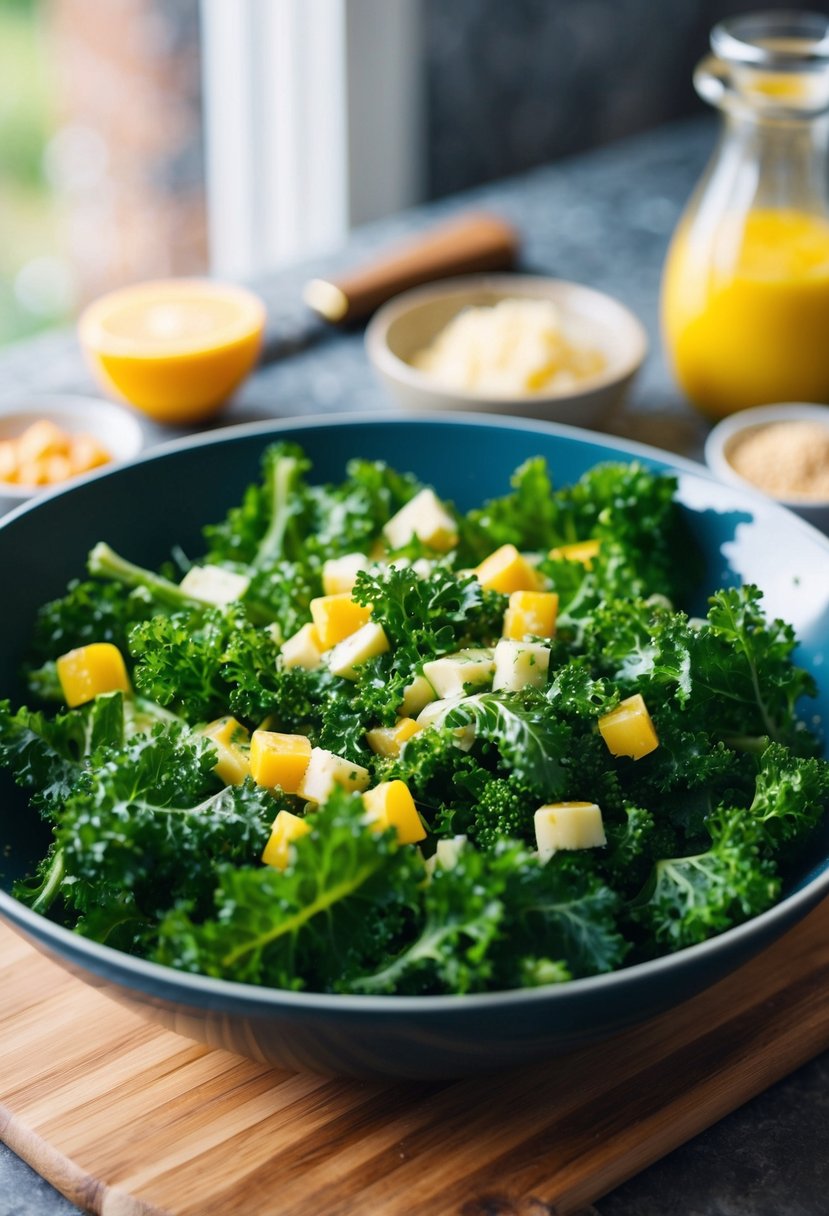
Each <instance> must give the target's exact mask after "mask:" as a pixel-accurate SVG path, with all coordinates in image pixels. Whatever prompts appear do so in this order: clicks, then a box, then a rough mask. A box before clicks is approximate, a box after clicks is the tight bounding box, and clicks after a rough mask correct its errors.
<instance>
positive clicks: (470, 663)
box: [423, 646, 495, 697]
mask: <svg viewBox="0 0 829 1216" xmlns="http://www.w3.org/2000/svg"><path fill="white" fill-rule="evenodd" d="M494 670H495V660H494V658H493V656H492V651H491V650H490V649H489V648H488V647H484V646H481V647H472V648H470V649H469V650H459V651H457V653H456V654H446V655H444V656H443V658H442V659H432V661H431V662H429V663H424V664H423V674H424V675H425V677H426V679H427V680H428V681H429V683H430V684H431V685H432V688H434V690H435V692H436V693H437V694H438V696H439V697H462V696H463V694H464V693H465V692H469V689H470V687H471V688H473V689H481V688H486V687H487V686H488V685H489V684H490V682H491V680H492V673H493V672H494Z"/></svg>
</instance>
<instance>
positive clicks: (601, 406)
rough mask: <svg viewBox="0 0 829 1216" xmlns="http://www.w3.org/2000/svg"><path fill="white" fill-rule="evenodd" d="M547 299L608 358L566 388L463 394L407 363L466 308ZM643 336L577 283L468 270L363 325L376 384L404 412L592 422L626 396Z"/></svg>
mask: <svg viewBox="0 0 829 1216" xmlns="http://www.w3.org/2000/svg"><path fill="white" fill-rule="evenodd" d="M506 299H532V300H538V299H542V300H551V301H552V302H553V303H554V304H555V305H557V306H558V307H559V309H560V311H561V313H562V315H563V316H567V317H571V318H572V319H573V320H574V321H575V322H576V323H578V325H579V326H580V328H581V329H582V330H583V331H584V333H585V335H586V337H587V339H588V340H589V343H590V345H591V346H595V347H596V348H597V349H598V350H599V351H600V352H601V353H602V354H603V355H604V357H605V360H606V365H605V367H604V368H603V370H602V371H600V372H597V373H595V374H593V375H591V376H590V377H589V378H586V379H584V380H582V381H579V382H578V385H577V386H575V387H570V388H561V389H559V390H557V391H554V390H546V391H541V392H534V393H524V394H521V395H505V394H504V393H500V394H499V393H495V392H493V393H484V392H471V391H470V392H462V391H460V390H453V389H451V388H447V387H446V386H445V385H442V384H441V383H440V382H439V381H438V380H436V379H435V378H434V377H433V376H432V375H430V374H428V373H426V372H422V371H419V370H418V369H417V368H416V367H413V366H412V363H411V360H412V359H413V358H414V357H415V355H416V354H417V353H418V352H419V351H421V350H422V349H423V348H424V347H426V346H428V345H429V343H430V342H432V341H433V339H434V338H435V337H436V336H437V335H438V334H439V333H440V331H441V330H442V329H443V328H444V327H445V326H446V325H447V324H448V323H449V322H450V321H451V320H452V318H453V317H456V316H457V315H458V313H460V312H462V311H463V310H464V309H466V308H472V307H481V306H492V305H493V304H496V303H497V302H498V301H499V300H506ZM647 347H648V342H647V336H646V334H645V330H644V328H643V327H642V325H641V324H640V323H639V321H638V320H637V319H636V317H635V316H634V315H633V313H632V312H630V311H629V310H628V309H627V308H625V307H624V305H622V304H620V303H619V302H618V300H614V299H613V298H612V297H611V296H608V295H604V294H603V293H602V292H599V291H594V290H593V289H592V288H590V287H583V286H582V285H581V284H579V283H568V282H565V281H564V280H563V279H548V278H541V277H539V276H536V275H529V274H523V275H506V274H505V275H470V276H469V277H467V278H462V279H449V280H446V281H445V282H441V283H432V284H429V285H428V286H426V287H418V288H415V289H414V290H412V291H407V292H404V293H403V294H402V295H399V296H396V297H395V298H394V299H393V300H390V301H389V303H388V304H385V305H384V306H383V307H382V308H381V309H380V310H379V312H377V314H376V315H375V316H374V318H373V320H372V321H371V323H370V324H369V326H368V329H367V330H366V350H367V351H368V356H369V359H370V360H371V362H372V364H373V366H374V369H375V372H376V374H377V376H378V377H379V379H380V381H381V383H382V384H383V385H384V386H385V387H386V388H387V389H388V390H389V392H390V393H391V394H392V396H393V397H395V398H396V400H397V401H398V402H399V404H400V405H402V406H403V408H404V409H413V410H418V411H423V412H430V413H433V412H436V411H447V410H472V411H475V412H477V413H495V414H519V415H522V416H524V417H528V418H543V419H547V420H548V421H551V422H565V423H570V424H572V425H574V426H592V425H594V424H595V423H596V422H598V421H599V420H600V419H601V418H602V417H603V416H604V415H605V414H606V413H608V412H609V411H610V410H611V409H612V408H613V407H614V406H616V405H618V404H619V403H620V402H621V401H622V400H623V399H624V396H625V394H626V393H627V391H628V389H629V388H630V386H631V384H632V383H633V380H634V377H635V376H636V373H637V371H638V370H639V368H640V367H641V365H642V362H643V361H644V358H645V355H646V353H647Z"/></svg>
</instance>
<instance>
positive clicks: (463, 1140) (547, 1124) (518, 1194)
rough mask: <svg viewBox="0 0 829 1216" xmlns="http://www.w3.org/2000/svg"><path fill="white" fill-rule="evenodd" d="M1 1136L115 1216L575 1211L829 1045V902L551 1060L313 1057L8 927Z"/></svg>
mask: <svg viewBox="0 0 829 1216" xmlns="http://www.w3.org/2000/svg"><path fill="white" fill-rule="evenodd" d="M0 993H2V997H0V1139H4V1140H5V1141H6V1143H7V1144H8V1145H9V1146H10V1147H11V1148H12V1149H14V1151H15V1152H17V1153H18V1154H19V1155H20V1156H21V1157H23V1158H24V1159H25V1160H26V1161H28V1162H29V1163H30V1164H31V1165H32V1166H34V1168H35V1169H36V1170H38V1171H39V1172H40V1173H41V1174H42V1175H43V1176H44V1177H46V1178H47V1179H48V1180H49V1181H50V1182H51V1183H52V1184H53V1185H54V1186H56V1187H57V1188H58V1190H60V1191H62V1192H63V1194H64V1195H66V1196H67V1197H68V1198H69V1199H71V1200H72V1201H73V1202H74V1203H75V1204H77V1205H78V1206H79V1207H81V1208H86V1209H88V1210H89V1211H90V1212H94V1213H100V1214H101V1216H150V1214H152V1216H277V1214H278V1216H352V1214H353V1216H356V1214H358V1213H359V1214H360V1216H454V1214H457V1216H553V1214H555V1216H566V1214H567V1213H573V1212H576V1211H578V1209H579V1208H581V1207H583V1206H584V1205H585V1204H587V1203H590V1202H592V1201H593V1200H596V1199H598V1198H599V1197H600V1196H602V1195H603V1194H606V1193H607V1192H608V1191H610V1190H612V1189H613V1188H614V1187H615V1186H617V1185H618V1184H619V1183H621V1182H623V1181H624V1180H625V1179H626V1178H629V1177H630V1176H631V1175H632V1174H634V1173H636V1172H637V1171H638V1170H641V1169H642V1168H644V1167H645V1166H647V1165H649V1164H651V1163H652V1162H653V1161H655V1160H657V1159H658V1158H659V1157H661V1156H663V1155H664V1154H665V1153H667V1152H669V1151H670V1150H671V1149H673V1148H675V1147H677V1145H679V1144H681V1143H682V1142H683V1141H685V1140H687V1139H688V1138H689V1137H691V1136H693V1135H695V1134H696V1133H697V1132H700V1131H702V1130H703V1129H704V1128H706V1127H708V1126H709V1125H710V1124H712V1123H714V1122H715V1121H716V1120H717V1119H720V1118H721V1117H722V1116H723V1115H725V1114H727V1113H728V1112H729V1111H731V1110H733V1109H734V1108H735V1107H737V1106H739V1105H740V1104H741V1103H743V1102H745V1101H747V1100H748V1099H749V1098H751V1097H753V1096H754V1095H755V1094H757V1093H759V1092H760V1091H761V1090H763V1089H765V1088H766V1087H767V1086H768V1085H770V1084H772V1083H773V1082H774V1081H777V1080H779V1079H780V1078H781V1077H783V1076H784V1075H786V1074H787V1073H788V1072H790V1071H792V1070H793V1069H795V1068H797V1067H798V1066H799V1065H801V1064H803V1063H805V1061H807V1060H809V1059H810V1058H812V1057H813V1056H815V1055H816V1054H818V1052H820V1051H822V1050H823V1049H825V1048H826V1047H829V902H826V903H824V904H823V905H822V906H821V907H820V908H818V909H817V910H816V911H815V912H813V913H812V914H811V915H810V917H809V918H808V919H807V920H806V921H804V922H803V923H802V924H801V925H800V926H798V927H797V928H796V929H794V930H792V931H791V932H790V933H789V934H788V935H787V936H786V937H785V938H783V939H782V940H781V941H780V942H778V943H777V944H776V945H775V946H772V947H771V948H770V949H769V950H767V951H766V952H765V953H764V954H763V955H762V956H761V957H759V958H757V959H756V960H755V961H754V962H752V963H750V964H748V965H747V966H746V967H744V968H742V970H740V971H739V972H737V973H735V974H734V975H733V976H731V977H730V978H729V979H727V980H725V981H723V982H722V983H720V984H718V985H717V986H716V987H714V988H711V989H709V990H708V991H707V992H705V993H703V994H702V995H701V996H699V997H697V998H695V999H694V1000H693V1001H690V1002H687V1003H686V1004H685V1005H683V1006H681V1007H680V1008H679V1009H676V1010H673V1011H671V1012H670V1013H668V1014H665V1015H663V1016H661V1017H659V1018H657V1019H654V1020H653V1021H651V1022H649V1023H647V1024H645V1025H643V1026H639V1027H636V1028H634V1029H632V1030H629V1031H626V1032H625V1033H624V1034H622V1035H619V1036H617V1037H616V1038H614V1039H612V1040H610V1041H608V1042H605V1043H603V1044H599V1045H598V1046H594V1047H590V1048H585V1049H582V1050H580V1051H579V1052H577V1053H575V1054H573V1055H570V1056H568V1057H566V1058H562V1059H558V1060H552V1061H548V1062H546V1063H544V1064H543V1065H542V1066H538V1065H536V1066H533V1067H529V1068H523V1069H521V1070H519V1071H516V1072H510V1073H507V1074H499V1075H496V1076H490V1077H485V1078H477V1079H474V1080H465V1081H455V1082H450V1083H434V1082H430V1083H428V1084H426V1083H424V1084H422V1085H413V1084H409V1083H382V1082H371V1083H369V1082H358V1081H338V1080H330V1079H328V1080H326V1079H325V1078H321V1077H315V1076H310V1075H301V1076H296V1075H292V1074H289V1073H286V1072H282V1071H278V1070H275V1069H270V1068H267V1067H265V1066H263V1065H261V1064H256V1063H252V1062H251V1061H249V1060H244V1059H241V1058H240V1057H237V1056H232V1055H229V1054H228V1053H226V1052H221V1051H211V1050H209V1049H208V1048H206V1047H203V1046H202V1045H200V1044H195V1043H191V1042H190V1041H189V1040H187V1039H183V1038H180V1037H179V1036H178V1035H175V1034H172V1033H170V1032H168V1031H165V1030H161V1029H159V1028H157V1027H155V1026H153V1025H151V1024H150V1023H147V1022H144V1021H143V1020H142V1019H141V1018H139V1017H138V1016H137V1015H135V1014H133V1013H131V1012H128V1011H126V1010H125V1009H122V1008H121V1007H120V1006H119V1005H117V1004H115V1003H113V1002H111V1001H110V1000H108V999H107V998H106V997H105V996H102V995H101V994H100V993H98V992H96V991H94V990H93V989H91V988H88V987H86V985H84V984H82V983H80V982H79V981H78V980H76V979H73V978H72V977H71V976H69V975H68V974H66V973H65V972H64V971H62V970H61V969H60V968H59V967H57V966H56V965H55V964H54V963H52V962H50V961H48V960H47V959H45V958H43V957H42V956H41V955H40V954H38V953H37V952H36V951H34V950H33V949H32V948H31V947H30V946H28V945H27V944H26V943H25V942H24V941H23V940H22V939H21V938H19V937H18V936H16V935H15V934H14V933H13V932H12V931H11V930H9V929H8V928H6V927H3V926H0Z"/></svg>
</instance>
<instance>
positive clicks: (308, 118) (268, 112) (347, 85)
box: [201, 0, 422, 277]
mask: <svg viewBox="0 0 829 1216" xmlns="http://www.w3.org/2000/svg"><path fill="white" fill-rule="evenodd" d="M419 6H420V5H419V0H201V21H202V64H203V95H204V131H205V154H206V164H207V206H208V222H209V234H210V258H211V269H212V270H213V272H214V273H216V274H219V275H226V276H230V277H249V276H252V275H255V274H258V273H261V272H263V271H266V270H269V269H273V268H274V267H278V266H279V265H282V264H285V263H286V262H289V261H292V260H295V259H296V258H300V257H303V256H306V255H310V254H313V253H315V252H317V251H319V250H322V249H325V248H327V247H331V246H334V245H336V244H338V243H339V242H341V241H342V240H343V238H344V237H345V235H346V234H347V232H348V229H349V227H351V226H353V225H354V224H357V223H362V222H364V221H366V220H369V219H374V218H376V217H378V216H380V215H384V214H388V213H390V212H392V211H396V210H399V209H400V208H402V207H405V206H408V205H410V204H411V203H413V202H416V201H417V200H418V198H419V197H420V188H421V160H422V140H421V133H422V87H421V56H420V49H419V48H420V39H419V16H420V14H419Z"/></svg>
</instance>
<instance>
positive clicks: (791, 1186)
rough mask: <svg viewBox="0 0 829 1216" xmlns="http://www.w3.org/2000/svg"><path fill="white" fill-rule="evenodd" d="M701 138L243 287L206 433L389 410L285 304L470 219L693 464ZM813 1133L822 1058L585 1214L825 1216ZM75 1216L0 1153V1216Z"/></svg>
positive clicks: (350, 354) (822, 1166)
mask: <svg viewBox="0 0 829 1216" xmlns="http://www.w3.org/2000/svg"><path fill="white" fill-rule="evenodd" d="M714 134H715V131H714V127H713V126H712V124H711V123H710V121H708V120H702V121H694V122H690V123H683V124H679V125H673V126H670V127H663V128H660V129H659V130H657V131H655V132H652V133H649V134H646V135H644V136H639V137H637V138H635V139H630V140H625V141H623V142H619V143H617V144H614V145H612V146H610V147H607V148H604V149H601V150H599V151H596V152H591V153H588V154H585V155H582V156H579V157H576V158H572V159H569V160H567V161H562V162H560V163H558V164H555V165H551V166H548V167H544V168H542V169H538V170H535V171H533V172H531V173H529V174H525V175H522V176H521V177H517V178H512V179H508V180H506V181H502V182H498V183H495V184H493V185H490V186H487V187H484V188H481V189H478V190H475V191H474V192H470V193H468V194H465V195H463V196H456V197H454V198H452V199H448V200H443V201H441V202H438V203H433V204H429V205H427V206H424V207H420V208H417V209H415V210H413V211H411V212H407V213H406V214H404V215H399V216H395V217H393V218H391V219H387V220H383V221H382V222H379V223H376V224H372V225H370V226H367V227H365V228H363V229H361V230H360V231H358V232H356V233H354V234H353V236H352V237H351V238H350V240H349V242H348V244H347V246H346V247H345V248H344V249H342V250H340V251H338V252H337V253H336V254H332V255H330V256H327V257H320V258H318V259H315V260H314V261H313V262H310V263H305V264H302V265H298V266H293V267H291V268H289V269H287V270H285V271H284V272H281V273H279V274H277V275H273V276H270V277H268V278H265V279H263V280H262V281H261V282H259V283H257V284H255V286H256V287H257V289H258V290H259V291H260V292H261V294H262V295H263V296H264V297H265V299H266V302H267V304H268V311H269V331H268V339H269V343H270V344H273V345H274V346H276V345H278V346H279V347H280V349H281V350H282V352H283V356H284V357H281V358H279V359H277V360H275V361H273V362H270V363H268V364H267V365H266V366H264V367H262V368H260V370H259V371H258V372H257V373H256V374H255V375H254V376H252V377H251V379H250V380H249V381H248V383H247V384H246V385H245V387H244V389H243V390H242V391H241V392H240V393H239V394H238V396H237V397H236V399H235V400H234V401H233V402H232V404H231V405H230V406H229V408H228V409H227V410H226V411H225V412H224V414H223V415H222V419H221V422H220V423H219V424H218V425H224V424H231V423H236V422H245V421H250V420H253V419H262V418H287V417H297V416H301V417H305V416H310V415H312V414H320V413H333V414H337V413H343V412H345V411H353V410H360V411H382V410H389V409H391V408H393V406H392V403H391V402H390V401H389V400H388V399H387V398H386V397H385V396H384V393H383V391H382V390H381V389H380V387H379V385H378V384H376V383H375V381H374V379H373V375H372V372H371V369H370V367H369V365H368V363H367V360H366V358H365V355H364V352H363V344H362V334H361V333H360V332H353V331H352V332H343V333H341V332H336V331H333V330H322V329H321V328H320V327H315V326H314V325H313V323H311V324H310V325H309V318H308V316H307V314H306V313H305V310H304V309H303V306H302V305H301V304H300V303H299V298H300V290H301V287H302V284H303V283H304V282H305V281H306V280H307V279H308V278H309V277H311V276H319V275H325V274H331V273H333V272H334V271H335V270H336V268H337V267H340V266H342V267H345V266H348V265H352V264H354V263H355V262H357V261H359V260H360V259H361V258H363V257H364V256H366V255H370V254H371V253H373V252H374V251H376V250H378V249H380V248H382V247H384V246H387V245H389V244H390V243H393V242H395V241H398V240H401V239H405V238H406V237H408V236H410V235H412V234H414V233H416V232H417V231H419V230H420V229H422V228H424V227H426V226H428V225H431V224H433V223H435V222H436V221H438V220H440V219H442V218H445V217H448V216H449V215H450V214H452V213H454V212H455V211H457V210H459V209H465V208H467V207H470V206H474V207H486V208H488V209H491V210H493V211H496V212H498V213H499V214H501V215H503V216H504V217H506V218H507V219H509V220H511V221H512V222H513V223H514V224H515V225H516V227H517V228H518V229H519V230H520V231H521V233H522V235H523V238H524V253H523V264H524V268H526V269H529V270H534V271H538V272H541V273H545V274H552V275H556V276H558V277H560V278H566V279H573V280H576V281H578V282H583V283H587V284H589V285H591V286H593V287H596V288H598V289H600V290H603V291H607V292H609V293H610V294H612V295H615V296H617V297H619V298H620V299H621V300H623V301H624V302H625V303H626V304H627V305H628V306H629V307H630V308H632V309H633V311H634V312H636V313H637V314H638V316H639V317H640V318H641V319H642V321H643V322H644V324H645V325H646V327H647V329H648V332H649V334H650V339H651V351H650V354H649V357H648V359H647V362H646V364H645V366H644V368H643V371H642V373H641V375H640V377H639V379H638V381H637V383H636V385H635V387H634V390H633V392H632V393H631V396H630V398H629V401H628V403H627V405H626V406H625V407H624V408H623V409H621V410H620V411H619V412H618V413H617V414H616V415H615V416H614V417H613V418H612V419H610V420H609V422H608V425H607V429H608V430H609V431H610V432H611V433H613V434H616V435H621V436H624V437H627V438H632V439H636V440H639V441H642V442H647V443H652V444H655V445H656V446H658V447H664V448H667V449H669V450H671V451H675V452H678V453H681V454H683V455H686V456H690V457H692V458H697V459H698V458H699V457H700V455H701V450H702V443H703V441H704V438H705V434H706V429H707V428H706V425H705V423H704V422H703V421H702V420H701V419H700V418H699V417H698V416H697V415H696V414H695V413H694V412H693V411H692V410H691V409H690V408H689V407H688V405H687V404H686V403H685V402H684V401H683V400H682V398H681V397H680V395H679V394H678V392H677V390H676V388H675V387H674V386H673V384H672V382H671V379H670V376H669V373H668V370H667V368H666V365H665V361H664V358H663V355H662V352H661V348H660V344H659V335H658V323H657V307H658V287H659V275H660V270H661V266H662V261H663V258H664V255H665V250H666V246H667V242H668V240H669V237H670V234H671V232H672V231H673V228H674V226H675V224H676V221H677V219H678V217H679V214H680V210H681V208H682V206H683V204H684V202H685V200H686V198H687V196H688V194H689V192H690V190H691V188H692V187H693V185H694V183H695V182H696V180H697V178H698V177H699V175H700V173H701V171H702V168H703V166H704V163H705V161H706V159H707V157H708V155H709V153H710V150H711V148H712V145H713V139H714ZM95 391H96V390H95V389H94V386H93V384H92V382H91V380H90V378H89V375H88V373H87V372H86V369H85V367H84V365H83V362H82V360H81V357H80V354H79V352H78V349H77V345H76V342H75V339H74V335H73V334H72V333H71V332H60V333H56V334H47V335H45V336H43V337H40V338H36V339H33V340H31V341H29V342H26V343H21V344H19V345H17V346H14V347H11V348H8V349H7V350H5V351H0V406H2V405H4V404H9V405H11V404H12V403H13V402H18V401H20V400H21V399H23V398H24V397H25V396H26V395H27V394H33V393H49V392H95ZM145 433H146V437H147V442H148V443H150V444H154V443H158V442H160V441H162V440H164V439H169V438H172V437H175V436H176V435H177V434H183V433H185V432H183V431H171V430H163V431H162V430H161V429H160V428H158V427H156V426H154V425H153V424H151V423H145ZM827 1129H829V1055H827V1056H824V1057H821V1058H820V1059H818V1060H815V1061H813V1062H812V1063H811V1064H809V1065H807V1066H806V1067H804V1068H802V1069H800V1070H799V1071H798V1072H797V1073H795V1074H794V1075H792V1076H791V1077H789V1078H787V1079H786V1080H785V1081H783V1082H781V1083H780V1084H778V1085H776V1086H774V1087H773V1088H772V1089H770V1090H768V1091H767V1092H766V1093H765V1094H762V1095H761V1096H760V1097H758V1098H756V1099H755V1100H754V1101H753V1102H751V1103H749V1104H748V1105H746V1106H744V1107H743V1108H742V1109H740V1110H738V1111H736V1112H735V1113H734V1114H732V1115H731V1116H729V1117H728V1118H726V1119H724V1120H723V1121H722V1122H721V1123H719V1124H718V1125H717V1126H715V1127H713V1128H711V1129H710V1130H709V1131H707V1132H705V1133H704V1134H703V1135H701V1136H698V1137H697V1138H696V1139H695V1140H693V1141H691V1142H690V1143H689V1144H687V1145H685V1146H684V1147H682V1148H680V1149H678V1150H677V1151H675V1152H674V1153H672V1154H671V1155H670V1156H668V1157H666V1158H665V1159H664V1160H663V1161H661V1162H659V1163H658V1164H657V1165H654V1166H653V1167H651V1168H650V1169H649V1170H646V1171H645V1172H644V1173H642V1174H640V1175H638V1176H637V1177H636V1178H634V1179H632V1180H631V1181H630V1182H628V1183H626V1184H625V1185H624V1186H622V1187H620V1188H618V1189H617V1190H616V1191H614V1192H613V1193H612V1194H610V1195H608V1196H606V1197H605V1198H604V1199H602V1200H601V1201H600V1202H599V1203H598V1204H597V1205H596V1206H595V1208H593V1209H590V1211H591V1212H592V1213H593V1214H594V1216H665V1214H666V1213H668V1212H676V1213H678V1214H681V1216H823V1214H824V1213H826V1212H827V1210H829V1200H828V1199H827V1195H829V1153H827V1143H826V1141H827ZM534 1210H535V1209H534ZM76 1212H77V1209H76V1208H75V1207H74V1206H73V1205H72V1204H70V1203H68V1202H67V1201H66V1200H64V1199H62V1198H61V1197H60V1196H59V1195H58V1194H57V1193H56V1192H55V1191H54V1190H53V1189H52V1188H51V1187H50V1186H48V1185H47V1184H46V1183H44V1182H43V1181H42V1179H40V1178H38V1177H37V1175H36V1174H34V1173H33V1172H32V1171H31V1170H29V1169H28V1167H27V1166H25V1165H24V1164H23V1163H22V1162H21V1161H20V1160H19V1159H18V1158H17V1157H15V1156H14V1154H13V1153H11V1152H10V1151H9V1150H8V1149H7V1148H6V1147H5V1146H4V1145H2V1144H0V1216H71V1214H73V1213H76ZM276 1212H277V1210H276V1209H272V1211H271V1212H269V1213H268V1214H267V1216H276ZM539 1213H540V1209H539ZM251 1216H265V1213H261V1214H260V1213H258V1212H251ZM320 1216H324V1213H321V1214H320ZM435 1216H443V1214H438V1213H436V1214H435ZM447 1216H448V1214H447ZM493 1216H496V1213H494V1212H493ZM497 1216H507V1213H503V1214H497Z"/></svg>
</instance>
